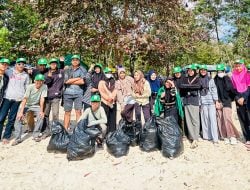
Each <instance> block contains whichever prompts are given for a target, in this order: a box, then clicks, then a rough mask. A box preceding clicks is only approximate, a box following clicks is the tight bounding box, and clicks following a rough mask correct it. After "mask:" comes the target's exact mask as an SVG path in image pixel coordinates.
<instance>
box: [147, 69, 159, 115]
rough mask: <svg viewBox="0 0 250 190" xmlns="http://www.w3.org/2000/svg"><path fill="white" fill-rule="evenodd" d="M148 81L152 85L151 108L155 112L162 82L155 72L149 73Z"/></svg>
mask: <svg viewBox="0 0 250 190" xmlns="http://www.w3.org/2000/svg"><path fill="white" fill-rule="evenodd" d="M147 80H148V82H149V84H150V89H151V96H150V108H151V110H153V106H154V103H155V99H156V95H157V92H158V90H159V89H160V87H161V82H160V80H159V78H158V77H157V75H156V72H155V71H154V70H150V71H149V72H148V77H147Z"/></svg>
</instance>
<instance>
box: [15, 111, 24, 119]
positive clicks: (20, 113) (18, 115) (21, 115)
mask: <svg viewBox="0 0 250 190" xmlns="http://www.w3.org/2000/svg"><path fill="white" fill-rule="evenodd" d="M16 118H17V120H22V119H23V112H18V114H17V117H16Z"/></svg>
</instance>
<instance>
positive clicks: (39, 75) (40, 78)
mask: <svg viewBox="0 0 250 190" xmlns="http://www.w3.org/2000/svg"><path fill="white" fill-rule="evenodd" d="M35 80H42V81H44V80H45V79H44V75H42V74H37V75H36V77H35Z"/></svg>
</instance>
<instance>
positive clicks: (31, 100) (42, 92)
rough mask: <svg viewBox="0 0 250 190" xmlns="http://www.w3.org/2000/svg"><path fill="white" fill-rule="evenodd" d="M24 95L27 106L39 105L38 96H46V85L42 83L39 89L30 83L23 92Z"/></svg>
mask: <svg viewBox="0 0 250 190" xmlns="http://www.w3.org/2000/svg"><path fill="white" fill-rule="evenodd" d="M24 97H25V98H27V103H26V106H27V107H31V106H40V98H41V97H43V98H45V97H47V86H46V85H44V84H43V85H42V86H41V87H40V88H39V89H37V88H36V87H35V84H30V85H29V86H28V88H27V90H26V92H25V94H24Z"/></svg>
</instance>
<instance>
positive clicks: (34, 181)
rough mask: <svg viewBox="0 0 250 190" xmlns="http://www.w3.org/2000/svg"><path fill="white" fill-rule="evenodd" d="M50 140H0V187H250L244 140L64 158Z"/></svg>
mask: <svg viewBox="0 0 250 190" xmlns="http://www.w3.org/2000/svg"><path fill="white" fill-rule="evenodd" d="M236 124H237V123H236ZM237 126H238V124H237ZM48 142H49V139H46V140H44V141H42V142H40V143H36V142H34V141H32V140H31V138H28V139H27V140H25V141H24V142H23V143H21V144H19V145H18V146H15V147H12V146H10V145H2V144H1V145H0V189H1V190H7V189H13V190H16V189H46V190H47V189H60V190H61V189H84V190H85V189H98V190H101V189H150V190H152V189H153V190H155V189H201V190H204V189H213V190H214V189H220V190H221V189H226V190H236V189H240V190H245V189H250V152H248V151H246V148H245V147H244V145H243V144H242V143H238V144H237V145H235V146H231V145H224V143H223V142H222V141H221V142H220V144H219V145H213V144H212V143H210V142H207V141H201V142H200V143H199V147H198V148H197V149H194V150H192V149H190V148H189V146H190V144H189V142H188V141H184V144H185V150H184V153H183V154H182V155H181V156H180V157H179V158H176V159H174V160H169V159H167V158H164V157H163V156H162V155H161V153H160V152H159V151H157V152H152V153H145V152H142V151H140V149H139V147H131V148H130V151H129V154H128V156H126V157H122V158H114V157H113V156H111V155H110V154H109V153H108V152H107V151H106V150H97V152H96V154H95V155H94V157H92V158H88V159H85V160H82V161H72V162H68V161H67V159H66V154H54V153H47V151H46V147H47V144H48ZM105 149H106V147H105Z"/></svg>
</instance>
